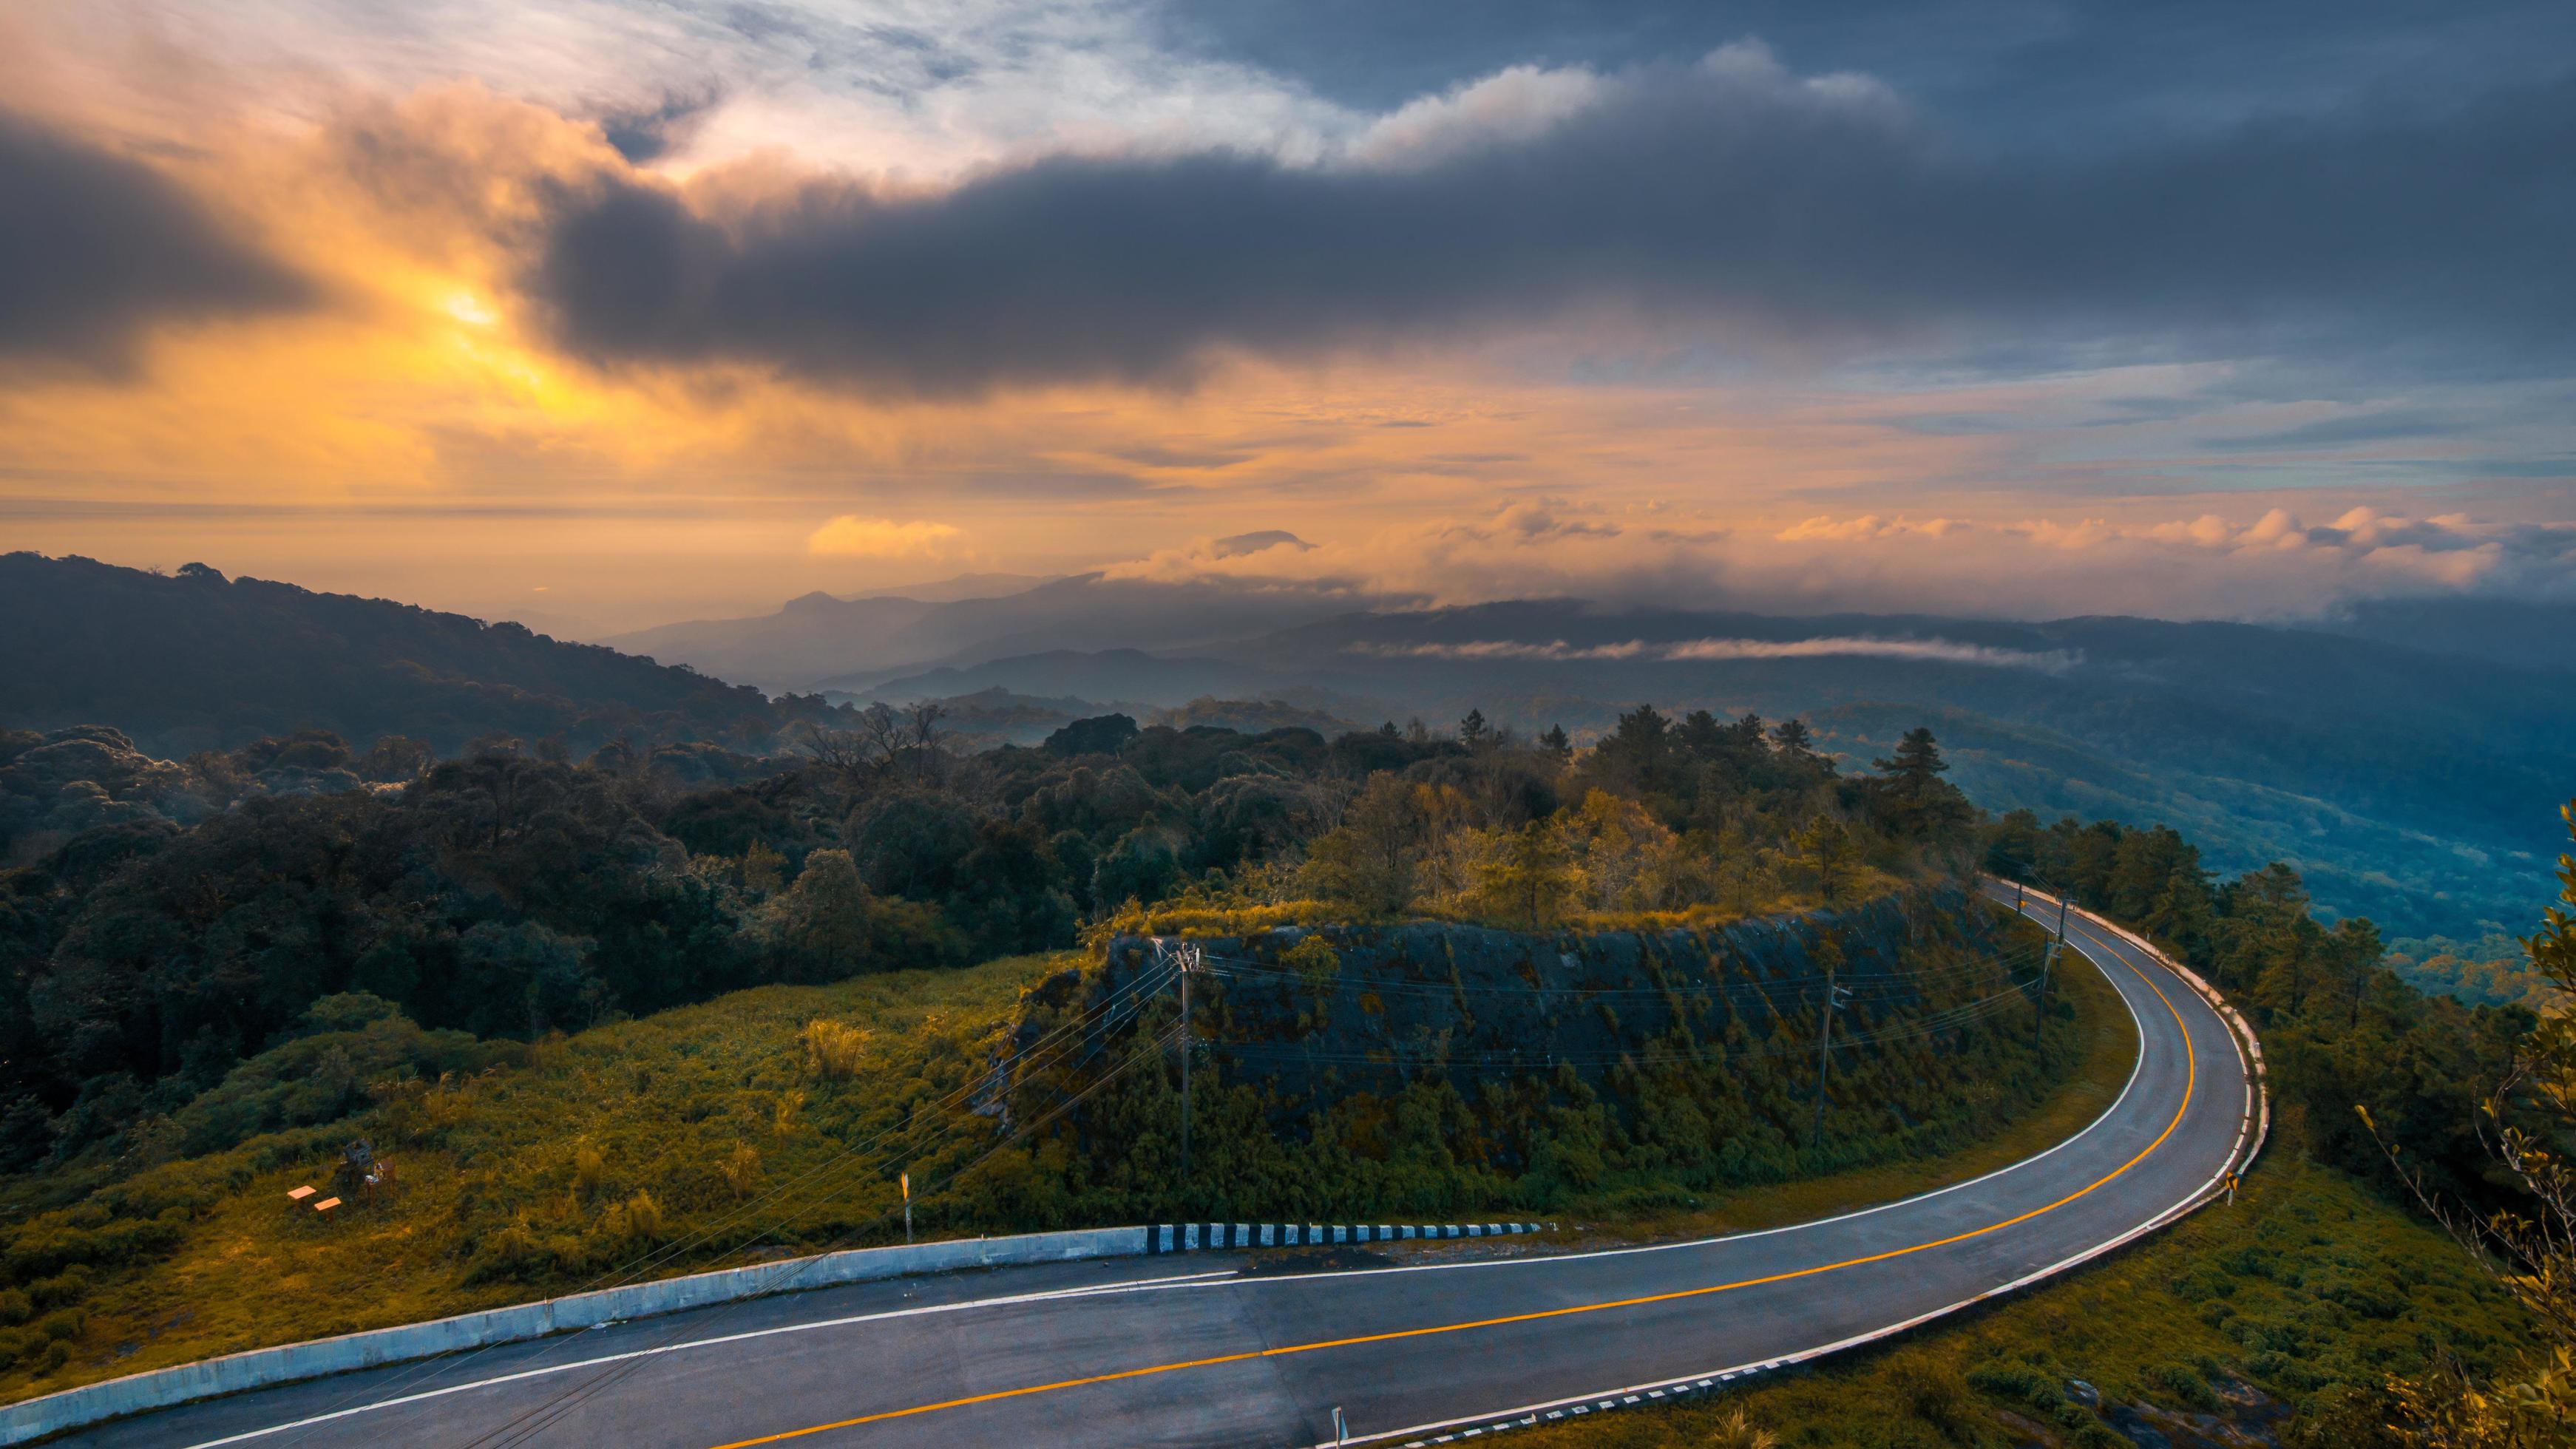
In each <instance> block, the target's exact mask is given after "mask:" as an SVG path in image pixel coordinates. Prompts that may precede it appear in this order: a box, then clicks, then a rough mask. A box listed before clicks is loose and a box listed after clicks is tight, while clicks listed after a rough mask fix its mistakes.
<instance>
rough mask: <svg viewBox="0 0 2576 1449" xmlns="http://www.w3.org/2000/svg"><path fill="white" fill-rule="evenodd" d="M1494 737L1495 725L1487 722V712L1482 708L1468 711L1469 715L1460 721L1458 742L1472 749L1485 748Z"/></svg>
mask: <svg viewBox="0 0 2576 1449" xmlns="http://www.w3.org/2000/svg"><path fill="white" fill-rule="evenodd" d="M1493 737H1494V731H1493V727H1492V726H1490V725H1488V724H1486V723H1485V712H1484V711H1483V710H1481V709H1471V710H1469V711H1467V717H1466V718H1465V719H1462V720H1460V721H1458V743H1460V744H1462V745H1465V746H1466V747H1467V748H1468V749H1470V750H1481V749H1483V748H1484V747H1485V746H1486V745H1487V744H1489V743H1491V742H1492V740H1493Z"/></svg>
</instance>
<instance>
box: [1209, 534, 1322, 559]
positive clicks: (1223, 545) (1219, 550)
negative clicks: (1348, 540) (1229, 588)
mask: <svg viewBox="0 0 2576 1449" xmlns="http://www.w3.org/2000/svg"><path fill="white" fill-rule="evenodd" d="M1314 547H1315V546H1314V545H1313V544H1311V543H1308V542H1307V541H1306V540H1304V539H1302V538H1299V537H1298V536H1297V535H1295V534H1293V533H1290V532H1289V531H1288V530H1286V529H1284V528H1265V529H1261V530H1259V531H1258V532H1254V533H1238V534H1234V535H1232V536H1230V537H1226V538H1219V539H1213V540H1211V541H1210V542H1209V544H1208V551H1209V552H1210V553H1213V554H1214V555H1215V556H1216V557H1218V558H1241V557H1243V556H1245V555H1246V554H1256V553H1264V552H1267V551H1269V550H1271V549H1274V548H1287V549H1294V550H1295V551H1297V552H1298V553H1308V552H1311V551H1312V550H1313V549H1314Z"/></svg>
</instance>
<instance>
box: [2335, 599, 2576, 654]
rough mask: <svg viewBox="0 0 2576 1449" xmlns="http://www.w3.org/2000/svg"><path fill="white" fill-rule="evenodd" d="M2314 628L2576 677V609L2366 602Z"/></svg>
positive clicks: (2496, 602) (2506, 603) (2518, 603)
mask: <svg viewBox="0 0 2576 1449" xmlns="http://www.w3.org/2000/svg"><path fill="white" fill-rule="evenodd" d="M2310 627H2313V628H2316V629H2319V630H2323V631H2324V632H2326V633H2330V634H2350V635H2353V636H2354V637H2356V638H2361V639H2375V640H2378V641H2379V642H2381V643H2383V644H2401V645H2404V646H2406V647H2408V648H2411V649H2423V650H2427V651H2430V652H2432V653H2436V654H2465V655H2468V656H2470V657H2471V658H2474V659H2489V660H2493V661H2495V662H2497V663H2499V664H2511V665H2514V666H2516V667H2518V668H2523V669H2544V670H2566V671H2576V603H2530V602H2526V601H2523V600H2519V599H2468V598H2439V599H2364V600H2362V601H2361V602H2359V603H2354V604H2348V605H2346V606H2344V608H2343V609H2342V610H2340V611H2339V612H2338V613H2336V614H2335V615H2333V616H2332V617H2329V618H2325V619H2320V620H2318V621H2317V622H2316V623H2315V624H2313V625H2311V626H2310Z"/></svg>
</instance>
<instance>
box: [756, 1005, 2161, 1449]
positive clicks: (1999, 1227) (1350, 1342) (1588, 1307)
mask: <svg viewBox="0 0 2576 1449" xmlns="http://www.w3.org/2000/svg"><path fill="white" fill-rule="evenodd" d="M2120 964H2121V965H2123V966H2126V967H2128V968H2129V970H2130V971H2131V972H2133V973H2134V974H2135V975H2136V976H2137V978H2138V979H2139V980H2140V981H2143V982H2145V983H2146V986H2147V989H2148V990H2149V991H2152V992H2154V993H2155V994H2156V1000H2158V1001H2161V1002H2163V1003H2164V1008H2165V1010H2166V1011H2167V1012H2168V1013H2170V1014H2171V1015H2172V1016H2173V1019H2174V1025H2175V1026H2176V1027H2177V1028H2179V1029H2180V1030H2181V1031H2182V1051H2183V1089H2182V1105H2181V1106H2180V1107H2177V1108H2175V1109H2174V1115H2173V1120H2172V1121H2170V1122H2167V1123H2166V1124H2165V1130H2163V1131H2162V1132H2159V1133H2157V1134H2156V1140H2155V1141H2153V1142H2150V1143H2148V1144H2147V1145H2146V1146H2145V1147H2144V1148H2142V1149H2140V1150H2139V1152H2138V1155H2137V1156H2135V1157H2132V1158H2130V1159H2129V1160H2128V1161H2126V1162H2123V1163H2121V1164H2120V1165H2119V1166H2118V1167H2115V1168H2113V1169H2111V1170H2110V1171H2109V1172H2107V1173H2104V1174H2103V1175H2102V1176H2101V1177H2100V1178H2098V1179H2096V1180H2094V1181H2092V1182H2090V1183H2087V1184H2085V1185H2084V1186H2083V1187H2080V1188H2078V1189H2076V1190H2075V1191H2073V1192H2070V1193H2068V1194H2067V1195H2066V1196H2064V1197H2061V1198H2059V1199H2058V1200H2057V1201H2055V1202H2053V1203H2050V1204H2049V1205H2048V1206H2046V1207H2037V1208H2032V1209H2031V1210H2030V1211H2028V1212H2025V1213H2020V1214H2017V1215H2015V1216H2013V1217H2009V1218H2005V1219H2004V1220H2003V1221H2001V1222H1996V1223H1988V1224H1987V1225H1986V1226H1984V1227H1981V1228H1971V1229H1969V1230H1968V1231H1966V1232H1964V1233H1953V1234H1951V1235H1950V1236H1949V1237H1946V1238H1935V1239H1933V1240H1932V1241H1931V1242H1928V1243H1916V1244H1914V1245H1913V1246H1911V1247H1906V1248H1890V1249H1888V1250H1887V1251H1886V1252H1883V1253H1871V1254H1869V1255H1867V1256H1865V1257H1859V1258H1845V1259H1843V1260H1842V1261H1841V1262H1838V1263H1824V1264H1820V1265H1818V1266H1816V1267H1813V1268H1798V1269H1795V1270H1792V1271H1790V1272H1786V1273H1771V1274H1767V1275H1765V1276H1763V1277H1760V1278H1744V1279H1740V1280H1738V1281H1736V1282H1733V1283H1714V1284H1710V1285H1708V1286H1707V1287H1702V1288H1682V1289H1677V1290H1675V1291H1673V1292H1670V1293H1649V1294H1647V1295H1645V1296H1644V1297H1642V1298H1620V1299H1614V1300H1612V1301H1610V1302H1606V1303H1579V1304H1576V1305H1574V1306H1572V1307H1569V1308H1545V1309H1540V1310H1538V1311H1536V1312H1531V1313H1513V1314H1506V1315H1504V1316H1503V1317H1500V1318H1478V1319H1472V1320H1469V1321H1467V1322H1464V1323H1440V1324H1434V1325H1432V1326H1430V1327H1428V1328H1399V1329H1393V1330H1390V1331H1388V1332H1385V1333H1364V1334H1359V1335H1357V1336H1355V1337H1351V1338H1328V1339H1321V1340H1318V1341H1316V1342H1314V1343H1292V1344H1284V1345H1282V1346H1280V1347H1278V1348H1261V1349H1247V1350H1245V1351H1244V1352H1242V1353H1227V1354H1219V1355H1217V1356H1216V1357H1214V1358H1194V1359H1188V1360H1185V1361H1183V1362H1180V1363H1163V1364H1152V1365H1149V1366H1147V1367H1144V1368H1132V1369H1120V1370H1119V1371H1117V1372H1116V1373H1105V1374H1092V1375H1090V1376H1088V1377H1086V1378H1078V1379H1058V1380H1057V1381H1055V1382H1054V1383H1048V1384H1030V1385H1028V1386H1027V1387H1025V1388H1017V1389H997V1390H995V1391H993V1392H992V1393H989V1394H970V1395H968V1396H967V1397H965V1398H962V1399H943V1400H941V1401H939V1402H938V1403H935V1404H915V1405H914V1406H912V1407H911V1408H908V1409H886V1410H883V1411H881V1412H879V1413H874V1414H861V1415H859V1416H858V1417H856V1418H851V1419H835V1420H833V1421H832V1422H831V1423H828V1424H812V1425H808V1426H807V1427H805V1428H802V1429H788V1430H785V1431H783V1432H780V1433H776V1434H763V1435H761V1436H760V1437H759V1438H757V1439H736V1440H734V1441H732V1442H731V1443H727V1444H719V1445H716V1446H715V1449H751V1446H753V1445H755V1444H776V1443H780V1442H782V1441H784V1440H788V1439H802V1438H804V1437H806V1436H807V1435H810V1434H825V1433H829V1432H831V1431H832V1430H834V1429H850V1428H855V1427H857V1426H858V1425H861V1424H875V1423H881V1422H883V1421H885V1420H887V1419H908V1418H911V1417H913V1416H914V1415H917V1414H935V1413H938V1412H939V1411H940V1410H942V1409H962V1408H965V1407H967V1406H969V1405H972V1404H989V1403H993V1402H995V1401H996V1400H1000V1399H1018V1398H1025V1397H1027V1396H1029V1395H1032V1394H1051V1393H1054V1392H1056V1391H1057V1390H1059V1389H1078V1388H1081V1387H1083V1386H1084V1385H1086V1384H1107V1383H1115V1382H1117V1381H1118V1380H1120V1379H1136V1378H1147V1377H1150V1376H1152V1375H1156V1374H1170V1373H1179V1372H1181V1371H1183V1370H1185V1369H1199V1368H1213V1367H1215V1366H1216V1365H1218V1364H1227V1363H1243V1362H1246V1361H1248V1360H1253V1359H1264V1358H1285V1357H1287V1356H1288V1355H1290V1354H1299V1353H1317V1352H1321V1351H1322V1350H1324V1349H1328V1348H1350V1347H1352V1346H1354V1345H1357V1344H1363V1343H1386V1342H1389V1341H1391V1340H1395V1339H1401V1338H1426V1337H1430V1336H1433V1335H1436V1334H1443V1333H1465V1332H1468V1331H1469V1330H1471V1329H1478V1328H1499V1327H1502V1326H1503V1325H1505V1324H1512V1323H1535V1322H1538V1321H1540V1320H1543V1319H1549V1318H1569V1317H1573V1316H1575V1315H1578V1314H1585V1313H1607V1312H1610V1311H1612V1310H1614V1309H1620V1308H1639V1307H1643V1306H1645V1305H1647V1304H1650V1303H1671V1302H1675V1301H1677V1300H1679V1299H1684V1298H1705V1297H1707V1296H1709V1295H1710V1294H1713V1293H1731V1292H1734V1291H1735V1290H1736V1289H1738V1288H1758V1287H1760V1286H1762V1285H1763V1284H1765V1283H1786V1282H1789V1281H1790V1280H1792V1279H1797V1278H1812V1277H1814V1276H1816V1275H1817V1274H1819V1273H1831V1272H1835V1271H1837V1270H1840V1269H1843V1268H1857V1267H1860V1266H1862V1265H1864V1264H1868V1263H1883V1262H1885V1261H1887V1260H1888V1259H1890V1258H1902V1257H1905V1256H1907V1255H1908V1254H1912V1253H1926V1252H1930V1251H1931V1250H1933V1249H1935V1248H1946V1247H1949V1246H1950V1245H1951V1244H1953V1243H1964V1242H1966V1241H1968V1240H1969V1239H1971V1238H1981V1237H1984V1236H1985V1235H1986V1234H1988V1233H1999V1232H2002V1231H2003V1230H2004V1229H2006V1228H2009V1227H2012V1226H2014V1225H2016V1224H2019V1223H2026V1222H2029V1221H2030V1220H2031V1219H2032V1218H2036V1217H2041V1216H2044V1215H2046V1214H2048V1213H2053V1212H2055V1211H2057V1210H2058V1209H2059V1208H2062V1207H2064V1206H2066V1205H2067V1204H2068V1203H2071V1202H2074V1201H2075V1200H2076V1199H2078V1198H2081V1197H2083V1196H2085V1195H2086V1194H2088V1193H2091V1192H2092V1191H2093V1190H2094V1189H2096V1188H2099V1187H2101V1186H2102V1185H2103V1184H2104V1183H2107V1182H2109V1181H2111V1180H2112V1179H2113V1178H2116V1177H2118V1176H2119V1175H2120V1174H2122V1173H2124V1172H2127V1171H2128V1170H2129V1169H2130V1168H2132V1167H2135V1166H2137V1165H2138V1164H2139V1163H2141V1162H2143V1161H2145V1160H2146V1158H2147V1155H2148V1154H2149V1153H2151V1152H2154V1151H2155V1150H2156V1149H2157V1148H2159V1147H2162V1146H2164V1145H2165V1139H2166V1138H2168V1137H2171V1136H2172V1135H2173V1134H2174V1129H2175V1128H2177V1127H2180V1126H2181V1125H2182V1119H2183V1114H2184V1113H2185V1112H2188V1111H2190V1110H2191V1096H2192V1092H2193V1090H2194V1088H2195V1087H2197V1085H2198V1084H2199V1081H2200V1055H2199V1053H2198V1052H2196V1051H2195V1050H2193V1048H2192V1044H2191V1028H2190V1026H2189V1025H2187V1024H2186V1023H2185V1022H2184V1021H2183V1019H2182V1013H2181V1012H2180V1011H2178V1010H2176V1009H2175V1008H2174V1004H2173V999H2172V998H2171V997H2169V996H2167V995H2165V992H2164V988H2163V987H2161V986H2158V985H2157V984H2156V983H2155V978H2153V977H2151V976H2149V975H2148V974H2147V973H2146V972H2144V971H2142V970H2140V969H2139V968H2138V966H2137V963H2135V962H2133V961H2129V960H2126V959H2125V958H2124V959H2123V960H2122V961H2121V963H2120Z"/></svg>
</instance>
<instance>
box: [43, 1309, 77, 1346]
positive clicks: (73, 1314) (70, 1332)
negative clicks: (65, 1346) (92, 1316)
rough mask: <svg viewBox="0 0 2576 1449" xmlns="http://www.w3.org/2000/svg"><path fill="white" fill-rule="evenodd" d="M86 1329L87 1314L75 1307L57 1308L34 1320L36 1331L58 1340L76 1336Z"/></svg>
mask: <svg viewBox="0 0 2576 1449" xmlns="http://www.w3.org/2000/svg"><path fill="white" fill-rule="evenodd" d="M88 1329H89V1315H88V1314H86V1313H83V1312H81V1311H80V1310H79V1309H77V1308H57V1309H55V1310H54V1311H53V1312H51V1313H48V1314H46V1315H45V1316H44V1317H42V1318H39V1319H37V1320H36V1331H37V1332H38V1333H41V1334H43V1335H44V1336H45V1337H47V1338H50V1339H54V1340H56V1341H58V1342H59V1341H62V1340H67V1339H74V1338H78V1337H80V1336H81V1335H82V1334H83V1333H85V1332H87V1331H88Z"/></svg>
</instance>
